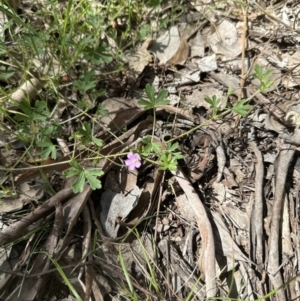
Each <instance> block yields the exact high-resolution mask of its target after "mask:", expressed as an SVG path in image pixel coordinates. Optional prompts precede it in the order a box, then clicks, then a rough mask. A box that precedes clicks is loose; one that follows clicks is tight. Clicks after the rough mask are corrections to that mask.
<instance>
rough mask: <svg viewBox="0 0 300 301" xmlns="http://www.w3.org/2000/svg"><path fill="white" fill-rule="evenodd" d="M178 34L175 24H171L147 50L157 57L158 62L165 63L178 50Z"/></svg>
mask: <svg viewBox="0 0 300 301" xmlns="http://www.w3.org/2000/svg"><path fill="white" fill-rule="evenodd" d="M179 46H180V35H179V31H178V28H177V26H172V27H171V28H170V29H169V30H168V31H166V32H165V33H164V34H163V35H161V36H160V37H159V38H158V39H157V40H156V41H154V42H153V43H152V45H151V46H150V47H149V49H148V50H149V52H151V53H153V54H154V55H155V57H156V58H158V59H159V62H160V64H162V65H165V64H166V63H167V62H168V61H169V60H170V59H171V58H172V57H173V56H174V55H175V54H176V53H177V51H178V48H179Z"/></svg>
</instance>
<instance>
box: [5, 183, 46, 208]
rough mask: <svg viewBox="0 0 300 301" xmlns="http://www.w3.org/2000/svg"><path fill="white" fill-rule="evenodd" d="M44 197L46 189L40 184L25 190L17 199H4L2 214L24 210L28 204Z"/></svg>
mask: <svg viewBox="0 0 300 301" xmlns="http://www.w3.org/2000/svg"><path fill="white" fill-rule="evenodd" d="M43 196H44V188H43V187H42V185H40V184H36V185H33V186H31V187H30V188H29V187H28V190H25V191H24V190H23V191H22V192H21V193H20V194H19V195H18V196H17V197H7V198H2V200H1V206H0V213H5V212H6V213H7V212H13V211H17V210H20V209H22V208H23V207H24V206H25V205H26V204H29V203H31V202H33V201H39V200H40V199H41V198H42V197H43Z"/></svg>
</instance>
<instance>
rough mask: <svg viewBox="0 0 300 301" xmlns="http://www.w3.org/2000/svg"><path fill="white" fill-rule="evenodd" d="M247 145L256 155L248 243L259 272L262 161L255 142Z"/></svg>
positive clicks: (260, 256)
mask: <svg viewBox="0 0 300 301" xmlns="http://www.w3.org/2000/svg"><path fill="white" fill-rule="evenodd" d="M249 146H250V147H251V148H252V150H253V152H254V154H255V156H256V160H257V162H256V164H255V203H254V208H253V210H252V212H251V219H250V229H251V240H252V243H251V244H250V245H252V246H253V249H252V258H251V259H252V260H253V261H254V262H255V263H256V264H257V267H258V269H259V272H260V273H262V271H263V263H264V258H263V254H264V253H263V228H264V227H263V201H264V199H263V181H264V163H263V156H262V154H261V152H260V150H259V149H258V147H257V145H256V143H255V142H253V141H252V142H250V143H249Z"/></svg>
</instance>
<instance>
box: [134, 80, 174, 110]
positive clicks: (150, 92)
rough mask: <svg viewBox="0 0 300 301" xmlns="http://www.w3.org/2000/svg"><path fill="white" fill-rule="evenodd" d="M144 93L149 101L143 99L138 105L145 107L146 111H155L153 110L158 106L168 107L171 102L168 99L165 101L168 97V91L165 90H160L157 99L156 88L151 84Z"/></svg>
mask: <svg viewBox="0 0 300 301" xmlns="http://www.w3.org/2000/svg"><path fill="white" fill-rule="evenodd" d="M144 91H145V93H146V95H147V96H148V98H149V101H148V100H145V99H143V98H141V99H140V100H139V101H138V103H139V104H140V105H142V106H145V107H144V110H149V109H153V108H155V107H156V106H159V105H167V104H169V102H170V101H169V100H168V99H165V98H166V97H167V95H168V91H167V90H165V89H162V90H160V91H159V93H158V95H157V97H155V90H154V87H153V86H152V85H150V84H147V85H146V87H145V90H144Z"/></svg>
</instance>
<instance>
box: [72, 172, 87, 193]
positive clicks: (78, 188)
mask: <svg viewBox="0 0 300 301" xmlns="http://www.w3.org/2000/svg"><path fill="white" fill-rule="evenodd" d="M84 182H85V173H84V171H82V172H81V173H80V174H79V175H78V178H77V179H76V180H75V182H74V183H73V184H72V189H73V191H74V193H78V192H82V191H83V189H84Z"/></svg>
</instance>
